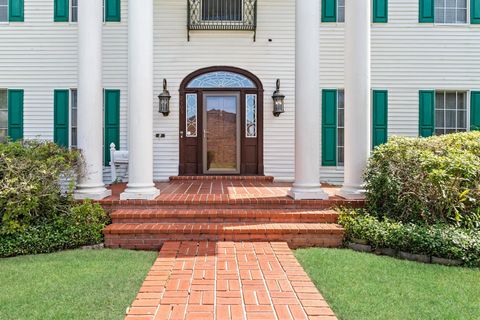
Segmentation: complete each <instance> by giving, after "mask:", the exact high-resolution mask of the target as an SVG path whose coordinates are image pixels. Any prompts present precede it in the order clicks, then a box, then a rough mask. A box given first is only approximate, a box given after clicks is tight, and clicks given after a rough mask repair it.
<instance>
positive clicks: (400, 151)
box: [365, 132, 480, 228]
mask: <svg viewBox="0 0 480 320" xmlns="http://www.w3.org/2000/svg"><path fill="white" fill-rule="evenodd" d="M365 182H366V190H367V194H366V196H367V209H368V212H370V213H371V214H372V215H375V216H377V217H380V218H382V217H386V218H390V219H393V220H396V221H402V222H422V223H426V224H436V223H447V224H454V225H458V226H463V227H468V228H479V227H480V132H468V133H458V134H451V135H443V136H435V137H430V138H402V137H393V138H392V139H390V140H389V142H388V143H386V144H384V145H381V146H379V147H377V148H376V149H375V151H374V152H373V154H372V157H371V158H370V160H369V163H368V166H367V170H366V172H365Z"/></svg>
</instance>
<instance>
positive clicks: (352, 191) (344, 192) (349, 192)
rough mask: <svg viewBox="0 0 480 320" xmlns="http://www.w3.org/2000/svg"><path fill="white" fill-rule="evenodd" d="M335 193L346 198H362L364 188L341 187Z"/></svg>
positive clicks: (363, 196)
mask: <svg viewBox="0 0 480 320" xmlns="http://www.w3.org/2000/svg"><path fill="white" fill-rule="evenodd" d="M337 195H338V196H340V197H342V198H344V199H347V200H364V199H365V189H364V188H363V187H343V188H342V189H340V191H339V192H338V194H337Z"/></svg>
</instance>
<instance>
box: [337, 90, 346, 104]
mask: <svg viewBox="0 0 480 320" xmlns="http://www.w3.org/2000/svg"><path fill="white" fill-rule="evenodd" d="M338 108H339V109H343V108H345V91H344V90H338Z"/></svg>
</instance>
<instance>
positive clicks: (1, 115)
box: [0, 89, 8, 142]
mask: <svg viewBox="0 0 480 320" xmlns="http://www.w3.org/2000/svg"><path fill="white" fill-rule="evenodd" d="M7 136H8V91H7V89H0V142H5V140H6V139H7Z"/></svg>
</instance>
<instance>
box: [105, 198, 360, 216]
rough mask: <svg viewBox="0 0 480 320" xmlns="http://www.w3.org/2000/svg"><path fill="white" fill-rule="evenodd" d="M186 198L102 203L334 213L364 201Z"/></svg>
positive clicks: (116, 206) (122, 206) (125, 206)
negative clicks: (327, 211)
mask: <svg viewBox="0 0 480 320" xmlns="http://www.w3.org/2000/svg"><path fill="white" fill-rule="evenodd" d="M184 198H185V199H175V198H174V197H172V198H171V199H159V200H158V199H157V200H151V201H146V200H123V201H122V200H108V199H107V200H102V201H99V203H100V204H101V205H102V207H103V208H104V209H105V210H107V211H109V212H113V211H114V210H121V209H142V210H145V209H150V210H151V209H195V210H197V209H312V210H330V209H334V208H338V207H344V208H360V207H363V206H364V201H363V200H345V199H340V198H333V199H330V200H293V199H290V198H286V197H285V198H253V199H252V198H247V199H226V198H215V197H209V196H205V197H191V198H190V197H184Z"/></svg>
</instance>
